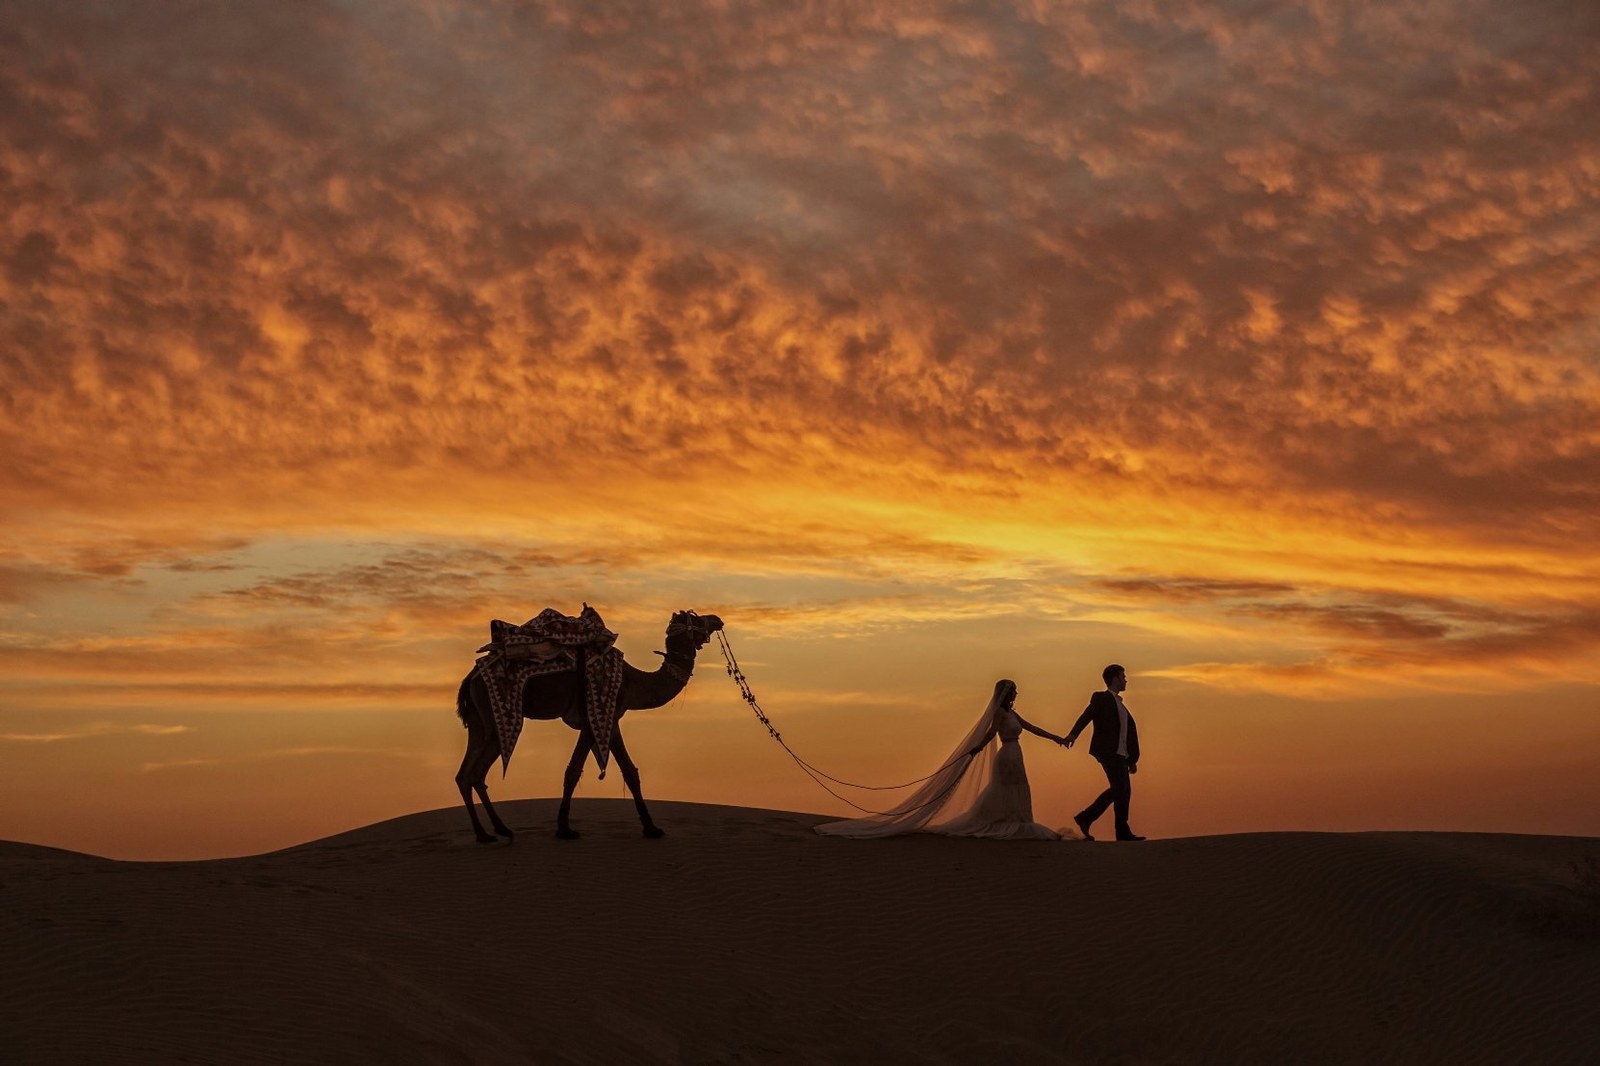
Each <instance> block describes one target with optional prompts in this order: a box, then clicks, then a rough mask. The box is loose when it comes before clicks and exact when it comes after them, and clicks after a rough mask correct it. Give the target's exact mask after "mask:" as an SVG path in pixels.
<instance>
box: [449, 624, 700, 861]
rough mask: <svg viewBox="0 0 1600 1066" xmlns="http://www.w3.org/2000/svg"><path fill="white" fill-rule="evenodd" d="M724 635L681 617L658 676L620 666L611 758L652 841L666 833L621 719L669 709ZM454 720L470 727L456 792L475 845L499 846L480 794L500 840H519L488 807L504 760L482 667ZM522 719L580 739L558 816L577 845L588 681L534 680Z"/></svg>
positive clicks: (577, 677)
mask: <svg viewBox="0 0 1600 1066" xmlns="http://www.w3.org/2000/svg"><path fill="white" fill-rule="evenodd" d="M721 628H722V619H720V618H718V617H717V616H716V615H714V614H707V615H701V614H696V613H695V612H693V611H678V612H677V613H676V614H674V615H673V616H672V618H671V620H670V621H669V622H668V623H667V636H666V644H667V650H666V651H665V652H659V651H658V652H656V654H657V655H660V656H662V663H661V666H660V668H659V669H657V670H655V671H654V672H651V673H646V672H645V671H643V670H637V669H635V668H634V667H632V666H630V665H628V664H627V663H626V662H624V663H623V664H622V689H621V691H620V692H619V693H618V695H617V716H616V721H615V723H614V725H613V727H612V732H611V756H612V758H614V759H616V760H617V765H618V766H620V767H621V768H622V780H623V781H624V782H626V783H627V786H628V791H630V792H632V793H633V805H634V807H635V808H636V809H637V810H638V812H639V822H640V824H641V825H642V826H643V827H644V835H645V836H647V837H660V836H664V835H665V832H664V831H663V830H662V829H661V828H660V827H658V826H657V825H656V824H655V822H653V821H652V820H651V819H650V811H649V809H648V808H646V807H645V805H644V796H643V795H641V794H640V792H639V768H638V767H637V766H635V765H634V762H633V759H632V758H630V757H629V755H628V749H627V746H626V745H624V744H623V742H622V716H623V714H624V713H625V712H627V711H643V710H648V709H649V708H651V707H661V706H663V705H665V704H667V703H670V702H671V701H672V700H673V699H674V698H675V697H676V696H677V695H678V693H680V692H682V691H683V689H684V686H685V685H687V684H688V683H689V678H690V676H691V675H692V674H693V673H694V660H695V654H696V653H697V652H698V651H699V650H700V649H701V648H703V647H705V645H706V642H707V641H709V640H710V639H711V634H713V633H715V632H717V631H718V630H719V629H721ZM456 714H457V715H458V716H459V717H460V719H461V722H462V724H463V725H465V726H466V727H467V751H466V754H465V755H463V756H462V757H461V769H460V770H458V771H456V785H457V786H458V787H459V788H460V789H461V799H462V802H464V803H465V804H466V805H467V814H468V816H470V817H471V818H472V831H473V832H474V833H475V834H476V835H477V838H478V843H480V844H493V843H495V840H496V838H495V837H494V836H491V835H490V834H488V833H486V832H484V830H483V825H482V823H480V822H479V821H478V812H477V809H476V808H475V807H474V806H473V802H472V792H473V790H476V791H477V793H478V798H479V799H481V800H482V801H483V809H484V811H485V812H486V813H487V814H488V815H489V822H490V824H491V825H493V826H494V831H495V833H497V834H499V835H500V836H503V837H505V838H506V840H507V841H508V842H509V841H512V840H515V838H516V834H514V833H513V832H512V831H511V830H510V829H509V828H507V826H506V824H505V823H504V822H502V821H501V820H500V816H499V815H498V814H496V813H495V809H494V807H493V806H492V805H491V804H490V803H489V786H488V782H487V781H486V780H485V775H486V774H487V773H488V771H489V767H491V766H493V765H494V761H495V760H496V759H497V758H499V757H500V734H499V732H498V731H497V730H496V729H495V722H494V711H493V709H492V707H491V706H490V703H489V691H488V689H487V687H486V686H485V685H484V682H483V679H482V678H480V677H479V676H478V667H477V665H476V664H474V665H473V667H472V670H471V671H470V672H469V673H468V674H467V676H466V677H465V678H464V679H463V680H462V682H461V689H460V691H459V692H458V693H457V694H456ZM522 716H523V717H524V718H532V719H537V720H542V721H548V720H550V719H554V718H559V719H561V720H562V721H563V722H565V723H566V724H567V725H569V726H571V727H572V728H573V729H576V730H577V731H578V742H577V744H576V745H575V746H574V747H573V749H572V758H571V759H570V760H568V762H567V771H566V776H565V777H564V779H563V780H562V786H561V807H560V810H559V811H558V812H557V814H556V836H557V837H559V838H561V839H562V840H576V839H577V838H578V835H579V834H578V831H577V830H576V829H573V828H572V826H571V825H570V824H569V821H568V817H567V816H568V811H569V810H570V809H571V807H572V791H573V789H575V788H577V787H578V779H579V778H580V777H582V776H583V766H584V763H585V762H587V761H588V758H589V754H590V752H591V751H593V750H594V736H593V734H592V733H591V732H590V729H589V720H588V716H587V713H586V711H585V705H584V678H583V674H582V673H581V672H580V671H577V670H568V671H565V672H562V673H554V674H545V675H542V676H537V677H531V678H529V679H528V681H527V685H526V687H525V688H524V689H523V693H522Z"/></svg>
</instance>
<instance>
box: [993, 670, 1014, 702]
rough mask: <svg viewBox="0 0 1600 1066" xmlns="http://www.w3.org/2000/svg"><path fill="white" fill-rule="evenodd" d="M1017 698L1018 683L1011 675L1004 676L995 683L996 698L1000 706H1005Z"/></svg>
mask: <svg viewBox="0 0 1600 1066" xmlns="http://www.w3.org/2000/svg"><path fill="white" fill-rule="evenodd" d="M1016 698H1017V683H1016V682H1015V681H1013V680H1011V679H1010V678H1009V677H1002V678H1001V679H1000V680H999V681H996V682H995V683H994V699H995V702H996V703H998V704H999V705H1000V706H1002V707H1004V706H1005V705H1006V704H1008V703H1010V702H1011V701H1012V700H1014V699H1016Z"/></svg>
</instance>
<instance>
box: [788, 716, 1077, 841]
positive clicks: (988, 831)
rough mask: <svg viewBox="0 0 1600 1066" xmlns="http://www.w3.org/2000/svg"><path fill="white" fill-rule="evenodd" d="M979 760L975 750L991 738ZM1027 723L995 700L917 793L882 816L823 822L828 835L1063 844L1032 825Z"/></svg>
mask: <svg viewBox="0 0 1600 1066" xmlns="http://www.w3.org/2000/svg"><path fill="white" fill-rule="evenodd" d="M991 730H993V731H994V733H995V737H996V739H995V740H994V741H991V742H990V743H988V744H986V745H984V747H983V750H982V751H980V752H979V753H978V754H977V755H970V756H969V752H971V750H972V748H973V747H974V746H975V745H977V744H978V743H979V742H980V741H982V740H983V739H984V738H985V737H987V736H989V734H990V731H991ZM1021 735H1022V722H1021V720H1020V719H1018V717H1017V715H1016V713H1015V712H1014V711H1012V710H1011V709H1010V708H1008V707H1007V706H1006V705H1005V702H1004V701H1003V700H1002V698H1001V693H1000V690H999V688H998V686H997V688H996V692H995V696H994V698H992V699H991V700H990V701H989V705H988V706H987V707H985V708H984V710H983V714H982V715H980V716H979V718H978V721H977V723H976V724H975V725H974V726H973V727H972V729H971V730H970V731H968V733H967V735H966V736H965V737H963V738H962V740H961V743H960V744H958V745H957V746H956V749H955V751H954V752H952V753H951V756H950V758H949V759H947V760H946V761H945V763H944V764H943V765H942V766H941V767H940V769H939V770H938V772H936V773H935V774H934V775H933V776H932V777H930V778H929V779H928V780H927V781H926V782H924V783H923V785H922V787H920V788H918V789H917V791H916V792H915V793H913V794H912V795H910V796H908V797H906V798H905V799H904V800H902V801H901V802H900V803H899V804H897V805H896V806H895V807H894V808H892V809H891V810H888V811H885V812H884V813H883V814H872V815H867V816H866V817H864V818H846V819H843V820H842V821H837V822H824V823H823V824H822V825H819V826H817V832H819V833H822V834H823V835H825V836H842V837H883V836H898V835H900V834H903V833H918V832H929V833H942V834H945V835H947V836H977V837H993V838H1001V839H1014V840H1015V839H1032V840H1059V839H1061V834H1060V833H1057V832H1056V831H1055V830H1053V829H1050V828H1049V827H1047V826H1043V825H1040V824H1039V823H1038V822H1035V821H1034V820H1033V792H1032V790H1031V789H1030V788H1029V787H1028V771H1027V768H1026V767H1025V766H1024V765H1023V762H1022V745H1021V744H1020V743H1018V738H1019V737H1020V736H1021Z"/></svg>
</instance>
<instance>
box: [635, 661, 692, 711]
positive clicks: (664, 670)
mask: <svg viewBox="0 0 1600 1066" xmlns="http://www.w3.org/2000/svg"><path fill="white" fill-rule="evenodd" d="M693 672H694V652H692V651H691V652H689V653H688V654H687V655H682V654H674V653H672V652H668V653H667V656H666V658H665V659H663V660H662V662H661V665H660V666H659V667H658V668H656V669H655V670H653V671H651V672H649V673H646V672H645V671H643V670H640V671H638V673H637V675H636V676H635V677H633V678H631V679H630V682H631V683H630V684H629V685H628V686H627V692H626V693H625V694H624V697H623V698H624V700H625V701H626V706H627V707H628V709H629V710H646V709H648V708H651V707H660V706H662V705H664V704H667V703H671V702H672V701H673V700H674V699H676V698H677V695H678V693H680V692H682V691H683V687H684V686H685V685H687V684H688V683H689V677H690V675H691V674H692V673H693Z"/></svg>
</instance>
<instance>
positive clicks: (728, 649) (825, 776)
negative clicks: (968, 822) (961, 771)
mask: <svg viewBox="0 0 1600 1066" xmlns="http://www.w3.org/2000/svg"><path fill="white" fill-rule="evenodd" d="M716 637H717V647H718V648H719V649H720V650H721V651H722V658H723V660H724V661H725V662H726V663H727V664H728V676H729V677H731V678H733V681H734V684H736V685H738V686H739V694H740V696H742V697H743V699H744V701H745V703H747V704H749V705H750V710H752V711H753V712H755V716H756V718H757V719H758V720H759V721H760V722H761V724H762V725H764V726H766V727H767V732H768V733H769V734H771V736H772V739H773V740H776V741H777V742H778V746H779V747H780V748H782V749H783V750H784V751H785V752H787V753H788V755H789V758H791V759H793V760H794V761H795V765H797V766H799V767H800V769H801V770H802V771H804V772H805V774H806V776H807V777H809V778H811V780H813V781H815V782H816V783H817V784H818V785H819V786H821V788H822V790H823V791H824V792H826V793H828V795H830V796H832V797H833V798H834V799H836V800H839V801H841V802H843V803H848V804H849V805H850V806H852V807H854V808H855V809H856V810H858V811H861V812H862V813H864V814H877V815H886V814H890V813H891V812H890V811H875V810H873V809H871V808H870V807H863V806H861V804H859V803H857V802H855V801H854V800H852V799H851V798H850V797H848V796H841V795H840V794H839V793H837V792H835V791H834V790H833V788H832V787H830V786H829V784H828V782H829V781H831V782H833V783H834V784H836V785H843V786H844V787H846V788H859V789H863V790H865V791H868V792H889V791H893V790H895V789H901V788H909V787H910V786H912V785H920V784H922V782H924V781H928V780H930V779H932V778H934V777H937V776H938V775H940V774H942V773H944V772H945V771H946V770H948V769H949V768H950V767H952V766H954V765H955V764H956V763H958V762H961V761H962V760H968V761H970V760H971V759H972V758H973V754H974V753H972V752H964V753H962V754H960V755H957V756H955V757H954V758H952V759H951V760H950V761H949V762H947V763H945V764H944V765H943V766H941V767H939V768H938V769H937V770H935V771H934V772H933V773H931V774H926V775H924V776H922V777H919V778H917V779H915V780H913V781H904V782H901V783H900V784H898V785H862V784H857V783H856V782H854V781H845V780H842V779H840V778H837V777H834V776H833V775H832V774H829V773H825V772H824V771H822V770H820V769H818V768H817V767H815V766H812V765H811V764H810V763H809V762H807V761H806V760H805V759H802V758H801V757H800V756H799V754H798V753H796V752H795V750H794V749H793V748H791V747H789V745H788V743H787V742H786V741H785V740H784V739H783V734H781V733H779V732H778V727H777V726H775V725H773V724H772V720H771V719H770V718H768V717H767V712H766V711H764V710H762V709H761V704H760V702H759V701H757V699H756V696H755V693H754V692H751V691H750V683H749V682H748V681H747V680H745V676H744V671H743V670H741V669H739V660H738V659H737V658H735V657H734V654H733V646H732V645H730V644H729V643H728V638H727V637H726V636H724V635H723V633H722V631H721V630H718V631H717V634H716ZM960 783H961V778H960V777H959V776H958V777H957V778H956V779H955V780H954V781H952V782H950V786H949V787H948V788H946V789H944V790H943V791H941V792H940V793H939V794H938V795H937V796H935V797H933V798H932V799H930V800H928V801H927V802H926V803H919V804H917V805H916V806H915V807H907V808H904V809H902V808H899V807H896V808H895V809H894V810H893V812H892V813H893V814H895V815H903V814H910V813H911V812H912V811H919V810H922V809H923V808H925V807H931V806H934V805H935V804H939V803H943V802H944V800H945V797H947V796H949V795H950V793H951V792H952V791H954V790H955V787H956V785H958V784H960Z"/></svg>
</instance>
